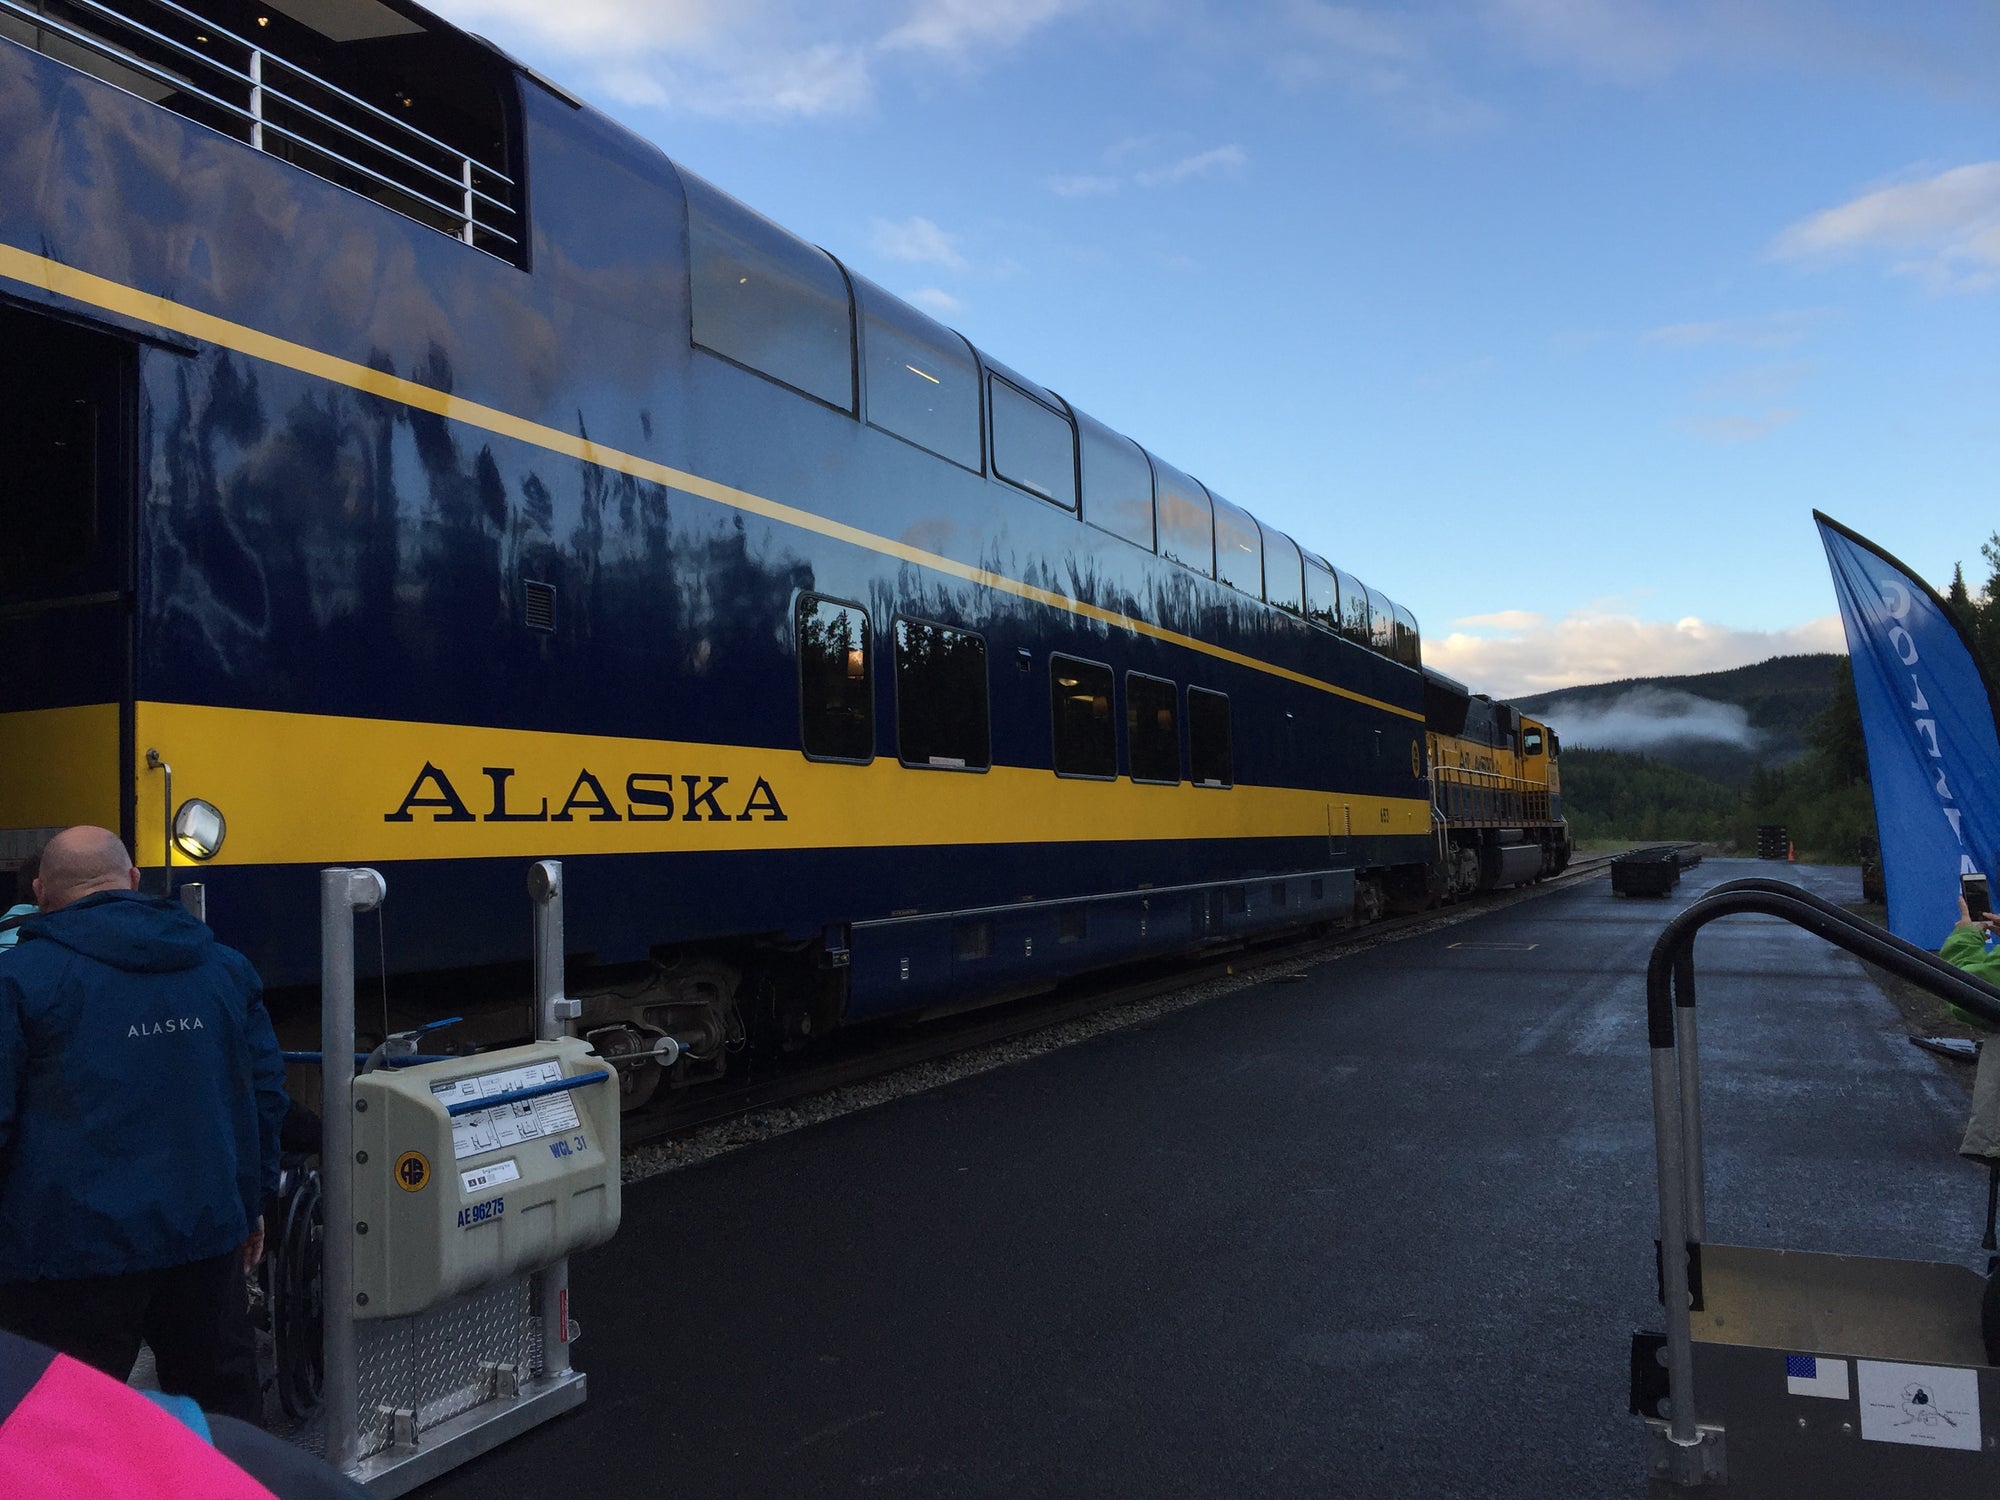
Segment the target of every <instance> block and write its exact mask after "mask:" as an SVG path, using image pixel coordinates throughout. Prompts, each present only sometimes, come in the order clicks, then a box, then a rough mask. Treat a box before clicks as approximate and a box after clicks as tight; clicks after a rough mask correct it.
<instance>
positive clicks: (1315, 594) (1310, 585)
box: [1306, 558, 1340, 630]
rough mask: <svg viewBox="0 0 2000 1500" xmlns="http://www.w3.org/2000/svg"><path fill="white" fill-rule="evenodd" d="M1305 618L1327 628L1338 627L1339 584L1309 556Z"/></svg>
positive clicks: (1333, 628) (1336, 628) (1307, 561)
mask: <svg viewBox="0 0 2000 1500" xmlns="http://www.w3.org/2000/svg"><path fill="white" fill-rule="evenodd" d="M1306 618H1307V619H1309V620H1311V621H1312V622H1313V624H1315V625H1324V626H1325V627H1326V628H1327V629H1328V630H1338V629H1340V585H1339V584H1337V583H1335V582H1334V581H1333V574H1331V573H1329V572H1328V571H1327V570H1326V569H1325V568H1322V567H1321V566H1320V565H1319V564H1318V563H1316V562H1314V561H1313V560H1312V559H1311V558H1307V559H1306Z"/></svg>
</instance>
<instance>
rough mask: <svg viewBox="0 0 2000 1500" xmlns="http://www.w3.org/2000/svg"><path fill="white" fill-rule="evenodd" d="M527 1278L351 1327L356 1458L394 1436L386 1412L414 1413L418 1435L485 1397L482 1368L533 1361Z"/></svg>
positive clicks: (536, 1341)
mask: <svg viewBox="0 0 2000 1500" xmlns="http://www.w3.org/2000/svg"><path fill="white" fill-rule="evenodd" d="M530 1283H531V1278H529V1277H527V1276H518V1277H515V1278H513V1279H512V1280H509V1281H501V1282H496V1283H495V1284H494V1285H492V1286H489V1287H482V1288H480V1289H479V1290H478V1291H476V1292H468V1293H467V1294H466V1295H465V1296H463V1297H455V1298H453V1299H452V1300H451V1301H450V1302H447V1303H445V1304H444V1305H443V1306H442V1307H435V1308H432V1309H431V1310H430V1311H429V1312H425V1313H419V1314H417V1315H416V1316H415V1317H411V1318H389V1319H383V1320H379V1321H369V1322H362V1323H358V1324H356V1325H355V1344H356V1348H355V1354H356V1363H357V1365H358V1367H359V1368H358V1371H357V1374H358V1381H357V1383H358V1386H359V1391H360V1401H359V1403H358V1404H359V1408H360V1410H359V1415H360V1428H361V1450H360V1452H361V1456H362V1457H364V1458H365V1457H367V1456H369V1455H370V1454H375V1453H379V1452H381V1451H382V1450H383V1449H384V1448H387V1447H388V1446H389V1445H390V1443H391V1442H393V1441H394V1437H395V1431H394V1419H393V1417H392V1416H391V1415H390V1414H391V1413H393V1412H395V1411H398V1410H407V1411H414V1412H415V1413H416V1430H417V1432H418V1434H419V1435H421V1434H422V1433H423V1432H425V1431H426V1430H428V1429H429V1428H432V1427H435V1426H437V1425H438V1424H439V1423H440V1422H448V1421H450V1420H451V1419H452V1418H453V1417H455V1416H458V1415H459V1414H460V1413H462V1412H466V1411H470V1410H471V1409H472V1408H473V1407H475V1406H477V1405H479V1403H480V1402H482V1401H484V1400H486V1399H487V1397H488V1396H489V1395H491V1394H492V1392H491V1391H490V1390H489V1389H488V1382H487V1380H486V1378H485V1377H484V1376H482V1374H481V1372H480V1367H481V1366H482V1365H519V1366H521V1367H523V1368H524V1369H525V1368H526V1367H528V1366H529V1365H530V1363H531V1362H534V1361H536V1360H537V1358H538V1356H539V1353H540V1343H541V1340H540V1331H539V1329H538V1328H537V1326H536V1324H535V1321H534V1317H533V1308H532V1306H531V1285H530Z"/></svg>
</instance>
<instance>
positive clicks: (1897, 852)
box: [1813, 511, 2000, 951]
mask: <svg viewBox="0 0 2000 1500" xmlns="http://www.w3.org/2000/svg"><path fill="white" fill-rule="evenodd" d="M1813 519H1814V520H1815V521H1817V522H1818V523H1819V535H1820V541H1821V542H1822V543H1824V544H1825V546H1826V560H1827V564H1828V566H1829V567H1831V568H1832V569H1833V591H1834V593H1835V594H1836V595H1838V596H1839V599H1840V619H1841V623H1842V624H1843V625H1844V626H1845V627H1846V629H1847V656H1848V663H1849V665H1850V666H1851V667H1852V668H1853V669H1854V694H1855V697H1857V698H1858V699H1860V701H1861V732H1862V734H1863V735H1864V737H1865V738H1866V739H1867V741H1868V780H1869V783H1870V784H1871V785H1872V786H1873V788H1874V791H1875V826H1876V829H1877V830H1878V832H1879V833H1880V835H1881V840H1882V878H1883V882H1884V884H1885V885H1886V886H1887V887H1888V892H1889V930H1890V931H1891V932H1893V933H1895V934H1896V936H1897V937H1900V938H1904V939H1906V940H1907V941H1909V942H1912V943H1915V944H1917V945H1918V946H1919V947H1923V948H1929V949H1932V950H1933V951H1935V950H1936V949H1937V948H1938V947H1939V946H1940V945H1942V944H1943V942H1944V940H1945V938H1946V936H1947V935H1948V934H1949V933H1950V932H1951V929H1952V926H1953V924H1954V923H1956V922H1957V920H1958V889H1959V887H1958V877H1959V876H1960V875H1961V874H1978V873H1983V874H1985V875H1986V876H1987V878H1988V881H1989V883H1992V876H1993V870H1994V866H1995V863H1996V859H1995V856H1996V855H2000V736H1996V735H1995V732H1994V708H1993V697H1992V693H1991V691H1990V690H1989V689H1988V686H1987V683H1986V678H1985V675H1984V674H1983V673H1982V672H1981V671H1980V670H1979V661H1978V658H1976V657H1975V656H1974V655H1973V654H1972V650H1971V647H1970V645H1969V644H1968V642H1967V641H1966V639H1965V636H1964V633H1963V632H1962V630H1961V629H1960V627H1959V623H1958V621H1957V619H1956V618H1955V617H1954V616H1953V615H1952V613H1951V611H1950V610H1949V609H1947V608H1946V607H1945V603H1944V601H1943V600H1942V599H1940V598H1938V596H1937V595H1936V594H1935V593H1933V592H1932V591H1931V588H1930V586H1929V585H1928V584H1926V583H1925V582H1924V581H1923V580H1922V579H1921V578H1919V577H1917V575H1916V574H1914V573H1912V572H1911V571H1910V570H1909V569H1908V568H1906V567H1904V566H1903V565H1902V564H1901V563H1899V562H1897V561H1896V560H1895V559H1894V558H1893V557H1891V556H1889V554H1888V553H1886V552H1884V551H1883V550H1882V549H1881V548H1879V547H1877V546H1876V545H1875V544H1874V543H1873V542H1870V541H1867V540H1865V539H1864V538H1862V537H1859V536H1856V535H1855V534H1854V533H1853V532H1851V531H1849V530H1848V529H1847V528H1846V527H1845V526H1842V525H1841V524H1840V523H1839V522H1837V521H1831V520H1828V519H1827V518H1826V517H1825V516H1823V515H1821V514H1820V513H1819V512H1818V511H1814V512H1813ZM1996 889H2000V887H1996Z"/></svg>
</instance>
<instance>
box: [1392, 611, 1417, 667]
mask: <svg viewBox="0 0 2000 1500" xmlns="http://www.w3.org/2000/svg"><path fill="white" fill-rule="evenodd" d="M1395 610H1396V660H1397V661H1399V662H1401V663H1402V664H1403V665H1404V666H1406V667H1422V666H1423V664H1424V656H1423V647H1422V645H1421V643H1420V642H1419V640H1418V638H1417V617H1416V616H1415V615H1413V614H1411V613H1410V612H1409V611H1408V610H1407V609H1405V608H1403V606H1402V605H1400V604H1398V605H1396V606H1395Z"/></svg>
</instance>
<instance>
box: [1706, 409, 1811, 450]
mask: <svg viewBox="0 0 2000 1500" xmlns="http://www.w3.org/2000/svg"><path fill="white" fill-rule="evenodd" d="M1798 415H1799V409H1798V408H1797V407H1796V406H1774V407H1772V408H1771V409H1770V410H1769V411H1764V412H1759V413H1758V414H1757V415H1756V416H1743V415H1740V414H1736V413H1731V414H1728V415H1724V416H1719V417H1688V418H1685V419H1684V420H1683V421H1682V422H1681V426H1682V427H1684V428H1686V429H1687V431H1689V432H1691V433H1693V434H1694V435H1695V436H1696V437H1698V438H1700V439H1701V440H1702V441H1703V442H1705V443H1715V444H1717V445H1719V446H1721V447H1725V448H1727V447H1733V446H1734V445H1736V444H1737V443H1749V442H1754V441H1755V440H1756V439H1758V438H1760V437H1769V436H1770V435H1771V434H1772V433H1774V432H1776V431H1777V430H1778V429H1779V428H1780V427H1783V426H1784V425H1785V424H1786V423H1788V422H1793V421H1796V420H1797V419H1798Z"/></svg>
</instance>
